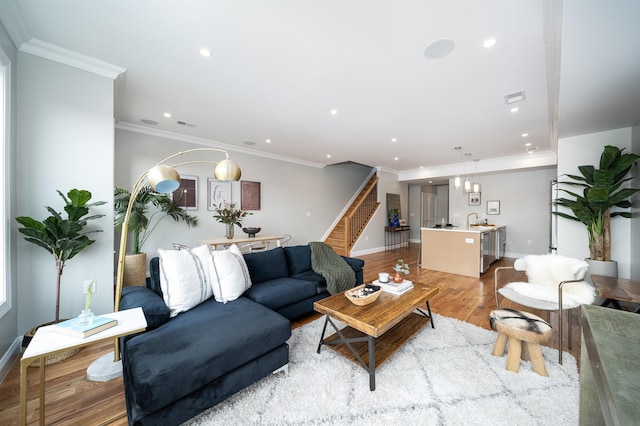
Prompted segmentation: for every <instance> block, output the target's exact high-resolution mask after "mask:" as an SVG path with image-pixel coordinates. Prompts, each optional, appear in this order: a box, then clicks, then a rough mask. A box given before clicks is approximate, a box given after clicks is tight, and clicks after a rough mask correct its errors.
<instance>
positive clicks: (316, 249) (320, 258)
mask: <svg viewBox="0 0 640 426" xmlns="http://www.w3.org/2000/svg"><path fill="white" fill-rule="evenodd" d="M309 246H310V247H311V269H313V272H315V273H316V274H318V275H320V276H322V277H323V278H324V279H325V280H326V281H327V291H328V292H329V293H330V294H336V293H340V292H341V291H345V290H348V289H350V288H353V286H355V284H356V273H355V272H354V270H353V269H352V268H351V266H349V264H348V263H347V262H346V261H345V260H344V259H343V258H342V257H340V256H338V253H336V252H335V251H333V249H332V248H331V247H329V246H328V245H326V244H325V243H323V242H320V241H312V242H310V243H309Z"/></svg>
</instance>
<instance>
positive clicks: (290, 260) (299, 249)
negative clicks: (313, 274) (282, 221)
mask: <svg viewBox="0 0 640 426" xmlns="http://www.w3.org/2000/svg"><path fill="white" fill-rule="evenodd" d="M284 253H285V255H286V256H287V266H288V267H289V275H291V276H293V275H296V274H300V273H302V272H307V271H310V270H311V247H309V246H308V245H304V246H291V247H285V248H284Z"/></svg>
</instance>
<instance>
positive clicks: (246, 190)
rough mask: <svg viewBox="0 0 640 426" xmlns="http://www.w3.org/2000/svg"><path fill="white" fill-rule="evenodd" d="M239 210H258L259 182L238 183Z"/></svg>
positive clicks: (244, 181)
mask: <svg viewBox="0 0 640 426" xmlns="http://www.w3.org/2000/svg"><path fill="white" fill-rule="evenodd" d="M240 190H241V191H240V208H241V209H242V210H260V182H250V181H246V180H243V181H240Z"/></svg>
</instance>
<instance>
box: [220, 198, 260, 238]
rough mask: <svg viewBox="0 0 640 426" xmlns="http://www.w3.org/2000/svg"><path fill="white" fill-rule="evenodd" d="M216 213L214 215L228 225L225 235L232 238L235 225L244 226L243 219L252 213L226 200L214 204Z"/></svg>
mask: <svg viewBox="0 0 640 426" xmlns="http://www.w3.org/2000/svg"><path fill="white" fill-rule="evenodd" d="M214 208H215V214H214V215H213V217H214V218H215V220H217V221H218V222H220V223H224V224H225V225H226V231H225V237H227V238H228V239H232V238H233V235H234V229H233V227H234V226H238V227H242V221H243V220H244V218H245V217H247V216H248V215H250V214H253V213H250V212H248V211H245V210H241V209H239V208H238V207H237V206H236V204H235V203H229V202H228V201H224V202H222V203H220V204H218V205H214Z"/></svg>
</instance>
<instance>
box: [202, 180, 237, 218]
mask: <svg viewBox="0 0 640 426" xmlns="http://www.w3.org/2000/svg"><path fill="white" fill-rule="evenodd" d="M225 201H226V202H227V203H231V182H230V181H222V180H215V179H214V178H207V210H211V211H213V210H215V209H216V208H215V206H216V205H219V204H220V203H224V202H225Z"/></svg>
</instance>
